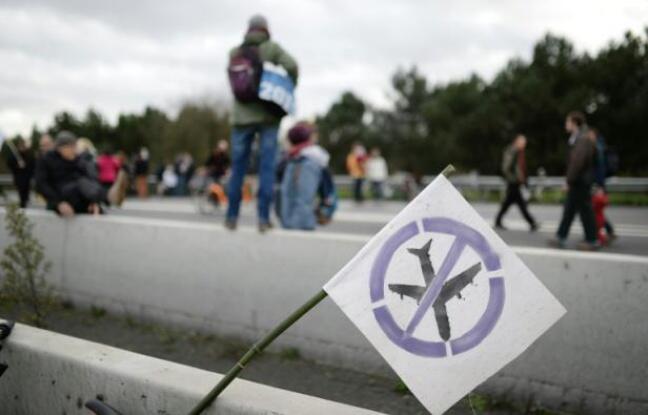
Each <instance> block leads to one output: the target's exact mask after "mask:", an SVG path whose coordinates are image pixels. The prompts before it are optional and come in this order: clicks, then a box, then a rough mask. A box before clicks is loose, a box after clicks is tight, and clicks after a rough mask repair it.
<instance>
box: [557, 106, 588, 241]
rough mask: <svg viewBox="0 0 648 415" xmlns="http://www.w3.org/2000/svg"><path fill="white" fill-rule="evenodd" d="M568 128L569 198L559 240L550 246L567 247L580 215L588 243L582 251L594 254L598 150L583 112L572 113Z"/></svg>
mask: <svg viewBox="0 0 648 415" xmlns="http://www.w3.org/2000/svg"><path fill="white" fill-rule="evenodd" d="M565 129H566V130H567V132H569V133H570V134H571V135H570V138H569V145H570V151H569V158H568V161H567V174H566V182H567V183H566V186H567V197H566V199H565V204H564V206H563V214H562V219H561V220H560V225H559V226H558V231H557V232H556V238H555V239H552V240H550V241H549V244H550V245H551V246H555V247H558V248H564V247H565V246H566V242H567V237H568V236H569V229H570V228H571V225H572V222H573V221H574V218H575V217H576V214H578V215H579V216H580V218H581V222H582V224H583V230H584V231H585V241H584V242H582V243H581V244H579V246H578V248H579V249H581V250H587V251H591V250H595V249H598V247H599V244H598V241H597V237H596V222H595V219H594V211H593V209H592V194H591V192H592V183H593V181H594V161H595V157H596V155H595V153H596V148H595V145H594V143H592V141H591V140H590V139H589V137H588V128H587V125H586V124H585V116H584V115H583V114H582V113H580V112H576V111H575V112H571V113H569V115H567V119H566V121H565Z"/></svg>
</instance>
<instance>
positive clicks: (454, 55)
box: [0, 0, 648, 134]
mask: <svg viewBox="0 0 648 415" xmlns="http://www.w3.org/2000/svg"><path fill="white" fill-rule="evenodd" d="M257 12H260V13H263V14H264V15H266V16H267V17H268V20H269V21H270V26H271V27H270V29H271V32H272V35H273V37H274V38H275V40H277V41H278V42H279V43H281V44H282V45H283V46H284V47H285V48H286V49H287V50H288V51H290V52H291V53H292V54H293V55H294V56H295V57H296V58H297V59H298V61H299V63H300V66H301V73H302V78H301V80H300V84H299V89H298V96H297V99H298V105H299V110H298V111H299V115H300V116H311V115H313V114H315V113H317V112H321V111H324V110H326V108H327V107H328V105H330V103H331V102H332V101H334V100H335V99H336V98H337V97H338V96H339V94H340V93H341V92H342V91H344V90H352V91H354V92H356V93H357V94H359V95H360V96H362V97H364V98H365V99H367V100H369V101H370V102H372V103H374V104H375V105H379V106H385V105H388V103H389V100H388V89H389V78H390V75H391V74H392V73H393V72H394V70H395V69H396V68H397V67H399V66H401V67H406V66H410V65H412V64H416V65H418V66H419V68H421V70H422V72H423V73H425V75H426V76H427V77H428V78H430V79H431V80H432V81H434V82H443V81H447V80H451V79H457V78H461V77H464V76H466V75H467V74H469V73H471V72H477V73H478V74H480V75H481V76H484V77H486V78H490V77H492V75H493V74H494V73H495V72H496V71H497V70H498V69H499V68H501V66H502V65H503V64H504V63H505V62H506V61H507V60H508V59H510V58H511V57H514V56H520V57H523V58H528V57H529V55H530V52H531V47H532V45H533V44H534V43H535V42H536V41H537V40H538V39H539V38H540V37H541V36H542V35H543V34H544V33H546V32H547V31H551V32H553V33H556V34H560V35H564V36H567V37H568V38H570V39H571V40H572V41H573V42H574V43H575V44H576V47H577V48H578V49H579V50H589V51H596V50H597V49H599V48H600V47H602V46H604V45H605V44H606V43H607V42H609V41H610V40H611V39H620V37H621V36H622V34H623V33H624V32H625V31H626V30H628V29H631V30H634V31H635V32H637V33H639V32H643V27H644V26H646V25H648V0H616V1H610V0H589V1H581V0H570V1H564V0H542V1H519V0H488V1H487V0H481V1H479V0H456V1H451V2H448V1H438V0H403V1H400V2H396V1H386V0H353V1H349V0H299V1H297V0H295V1H278V0H260V1H245V2H243V1H235V0H218V1H214V0H185V1H183V2H178V1H164V0H157V1H154V0H136V1H133V0H129V1H126V0H111V1H104V2H97V1H88V0H27V1H25V0H1V1H0V130H3V131H5V132H6V133H9V134H13V133H17V132H26V131H28V130H29V129H30V128H31V126H32V125H33V124H34V123H36V124H37V125H39V126H42V127H44V126H45V125H47V124H48V123H49V122H50V121H51V118H52V115H53V114H54V113H55V112H57V111H60V110H64V109H65V110H69V111H72V112H74V113H77V114H83V113H84V112H85V111H86V110H87V108H88V107H94V108H96V109H97V110H99V111H100V112H102V113H103V114H105V115H106V116H108V117H109V119H110V120H114V119H115V118H116V115H117V114H118V113H119V112H122V111H141V110H142V109H143V108H144V107H145V106H146V105H155V106H158V107H161V108H163V109H165V110H168V111H173V110H174V109H175V108H177V107H178V104H179V103H180V102H181V101H182V100H185V99H188V98H192V97H206V96H208V97H215V98H218V99H223V100H228V99H230V98H229V97H230V93H229V89H228V87H227V84H226V74H225V69H224V68H225V65H226V62H225V58H226V55H227V51H228V50H229V49H230V48H231V47H232V46H234V45H236V44H238V43H239V42H240V40H241V37H242V34H243V32H244V29H245V25H246V22H247V19H248V17H249V16H250V15H252V14H254V13H257Z"/></svg>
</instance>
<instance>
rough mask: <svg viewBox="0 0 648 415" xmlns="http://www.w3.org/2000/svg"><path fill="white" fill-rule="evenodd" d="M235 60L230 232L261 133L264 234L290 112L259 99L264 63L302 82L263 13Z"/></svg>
mask: <svg viewBox="0 0 648 415" xmlns="http://www.w3.org/2000/svg"><path fill="white" fill-rule="evenodd" d="M229 58H230V60H229V65H228V72H229V75H230V85H231V87H232V92H233V93H234V97H235V100H234V107H233V110H232V124H233V129H232V139H231V145H232V173H231V177H230V181H229V189H228V198H229V205H228V208H227V216H226V219H225V226H226V227H227V228H228V229H230V230H234V229H236V224H237V220H238V216H239V209H240V205H241V196H242V187H243V180H244V177H245V173H246V170H247V167H248V163H249V159H250V153H251V148H252V142H253V141H254V139H255V137H257V136H258V137H259V140H260V144H259V163H258V165H259V191H258V205H257V211H258V212H257V214H258V221H259V231H260V232H262V233H263V232H265V231H267V230H268V229H270V228H271V227H272V225H271V223H270V208H271V204H272V195H273V191H274V179H275V164H276V158H277V146H278V137H277V136H278V131H279V123H280V122H281V119H282V117H283V116H284V115H285V114H284V113H283V112H281V111H277V108H275V107H273V106H272V105H269V104H268V103H267V102H265V101H261V100H260V99H259V97H258V95H259V90H258V89H259V83H260V78H261V73H262V71H263V63H265V62H268V63H272V64H274V65H277V66H280V67H282V68H283V69H284V70H285V71H286V72H287V74H288V77H289V78H290V79H291V80H292V81H293V83H294V84H296V83H297V78H298V67H297V62H296V61H295V59H294V58H293V57H292V56H291V55H290V54H288V52H286V51H285V50H284V49H283V48H282V47H281V46H280V45H279V44H278V43H276V42H274V41H273V40H271V39H270V31H269V28H268V22H267V20H266V19H265V18H264V17H263V16H260V15H256V16H253V17H252V18H251V19H250V21H249V24H248V30H247V33H246V34H245V37H244V40H243V43H242V44H241V45H240V46H237V47H235V48H234V49H232V51H231V52H230V57H229Z"/></svg>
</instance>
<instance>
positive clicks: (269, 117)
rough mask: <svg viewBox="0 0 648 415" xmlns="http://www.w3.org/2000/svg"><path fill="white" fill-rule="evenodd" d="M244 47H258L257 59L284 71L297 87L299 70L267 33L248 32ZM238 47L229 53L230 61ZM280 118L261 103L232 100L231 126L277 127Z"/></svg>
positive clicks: (294, 62) (295, 63)
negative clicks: (259, 125) (258, 125)
mask: <svg viewBox="0 0 648 415" xmlns="http://www.w3.org/2000/svg"><path fill="white" fill-rule="evenodd" d="M243 44H244V45H258V47H259V57H260V58H261V61H263V62H272V63H274V64H276V65H281V66H283V67H284V69H286V72H288V75H289V76H290V78H291V79H292V80H293V82H295V85H297V77H298V75H299V70H298V67H297V62H296V61H295V59H294V58H293V57H292V56H290V55H289V54H288V52H286V51H285V50H283V48H282V47H281V46H279V44H278V43H276V42H273V41H272V40H270V37H269V36H268V34H267V33H264V32H249V33H248V34H247V35H245V39H244V40H243ZM239 48H240V46H237V47H235V48H234V49H232V50H231V51H230V59H231V58H232V57H233V56H234V55H236V54H237V53H238V50H239ZM280 122H281V117H280V116H278V115H276V114H272V113H270V112H269V111H268V109H267V107H266V106H265V104H263V103H262V102H239V101H237V100H236V99H235V100H234V108H233V109H232V124H233V125H234V126H246V125H255V124H267V125H278V124H279V123H280Z"/></svg>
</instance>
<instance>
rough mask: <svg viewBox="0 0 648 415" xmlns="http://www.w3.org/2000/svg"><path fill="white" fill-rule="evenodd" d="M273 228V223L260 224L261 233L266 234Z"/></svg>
mask: <svg viewBox="0 0 648 415" xmlns="http://www.w3.org/2000/svg"><path fill="white" fill-rule="evenodd" d="M272 228H273V226H272V222H259V233H266V232H268V231H269V230H270V229H272Z"/></svg>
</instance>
